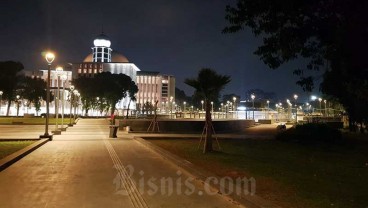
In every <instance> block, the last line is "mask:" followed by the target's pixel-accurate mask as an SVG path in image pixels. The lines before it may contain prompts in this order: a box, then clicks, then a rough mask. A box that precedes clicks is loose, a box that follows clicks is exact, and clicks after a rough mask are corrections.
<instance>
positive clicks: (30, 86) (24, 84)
mask: <svg viewBox="0 0 368 208" xmlns="http://www.w3.org/2000/svg"><path fill="white" fill-rule="evenodd" d="M19 88H20V91H21V96H22V97H23V98H24V99H27V100H28V102H27V107H30V106H31V105H32V104H33V106H34V107H35V109H36V113H38V112H39V111H40V110H41V100H42V99H43V100H46V82H45V81H44V80H43V79H41V78H37V77H34V78H32V77H22V79H21V81H20V86H19Z"/></svg>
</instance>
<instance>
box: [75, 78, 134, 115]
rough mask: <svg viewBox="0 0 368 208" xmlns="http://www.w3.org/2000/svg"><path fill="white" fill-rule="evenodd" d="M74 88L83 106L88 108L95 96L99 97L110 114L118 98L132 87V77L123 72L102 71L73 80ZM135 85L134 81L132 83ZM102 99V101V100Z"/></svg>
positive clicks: (121, 97) (122, 96) (124, 95)
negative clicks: (92, 75)
mask: <svg viewBox="0 0 368 208" xmlns="http://www.w3.org/2000/svg"><path fill="white" fill-rule="evenodd" d="M73 83H74V85H75V86H76V89H78V91H79V92H80V94H81V99H82V102H83V108H84V109H85V110H86V114H88V110H89V109H90V108H91V107H92V106H93V105H94V104H95V103H96V98H97V97H99V98H101V103H103V104H104V105H108V106H110V108H109V109H110V113H111V115H112V114H114V112H115V106H116V104H117V103H118V102H119V100H121V99H123V98H125V97H126V96H127V92H129V90H132V92H133V91H134V90H136V89H133V87H132V83H134V82H133V81H132V79H131V78H130V77H129V76H127V75H125V74H111V73H110V72H102V73H99V74H96V75H95V76H94V77H93V78H88V77H80V78H78V79H75V80H74V81H73ZM134 85H135V83H134ZM102 101H103V102H102Z"/></svg>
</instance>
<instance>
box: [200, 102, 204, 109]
mask: <svg viewBox="0 0 368 208" xmlns="http://www.w3.org/2000/svg"><path fill="white" fill-rule="evenodd" d="M201 103H202V111H203V110H204V109H203V103H204V101H203V100H201Z"/></svg>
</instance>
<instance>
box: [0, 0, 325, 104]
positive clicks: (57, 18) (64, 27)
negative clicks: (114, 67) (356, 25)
mask: <svg viewBox="0 0 368 208" xmlns="http://www.w3.org/2000/svg"><path fill="white" fill-rule="evenodd" d="M232 3H234V1H233V0H200V1H198V0H175V1H173V0H154V1H148V0H145V1H143V0H134V1H127V0H100V1H97V0H5V1H4V0H1V7H0V31H1V32H0V40H1V50H0V60H1V61H4V60H16V61H20V62H22V63H23V64H24V66H25V69H26V70H38V69H41V68H44V67H45V65H46V63H45V61H44V59H43V57H42V56H41V53H42V51H45V50H47V49H52V50H54V51H55V52H56V53H57V59H56V60H55V63H56V64H57V63H60V64H63V63H67V62H80V61H82V60H83V59H84V58H85V56H87V55H88V54H89V53H91V47H92V44H93V39H94V38H95V37H96V36H97V35H99V34H100V33H101V31H102V25H103V29H104V32H105V34H106V35H108V36H109V37H110V40H111V42H112V45H111V47H112V48H113V50H116V51H119V52H121V53H122V54H124V55H125V56H126V57H127V58H128V59H129V60H130V61H131V62H133V63H135V64H136V65H137V66H138V67H139V68H140V69H141V70H144V71H159V72H161V73H162V74H171V75H174V76H175V77H176V81H177V82H176V83H177V87H178V88H180V89H184V90H185V91H186V92H187V94H191V93H192V92H193V90H192V89H191V88H190V87H188V86H186V85H185V84H184V83H183V81H184V79H185V78H188V77H195V76H196V75H197V73H198V71H199V69H201V68H202V67H210V68H213V69H215V70H216V71H217V72H219V73H221V74H227V75H230V76H231V78H232V82H231V83H230V84H229V85H228V86H227V87H226V89H225V90H224V93H232V92H235V93H236V94H238V95H241V96H242V98H243V99H244V94H245V92H246V91H247V90H249V89H253V88H259V89H262V90H264V91H267V92H275V93H276V94H277V96H278V97H279V98H280V99H283V100H284V98H286V97H289V98H290V97H291V96H292V95H293V94H294V93H298V94H299V95H300V97H303V96H306V93H303V92H302V90H301V89H300V87H298V86H296V85H295V81H296V80H297V77H295V76H294V75H292V70H293V69H294V67H295V66H296V63H294V64H288V65H287V66H283V67H282V68H280V69H277V70H271V69H269V68H268V67H267V66H266V65H265V64H263V62H262V61H260V60H259V58H258V57H257V56H255V55H253V51H254V50H255V49H256V48H257V46H258V45H259V44H260V43H261V40H260V39H257V38H255V37H254V36H253V35H252V33H251V31H249V30H245V31H243V32H239V33H236V34H222V33H221V30H222V29H223V28H224V27H225V26H226V24H227V23H226V21H225V18H224V16H225V6H226V5H227V4H232ZM317 88H318V87H317ZM301 101H302V100H301Z"/></svg>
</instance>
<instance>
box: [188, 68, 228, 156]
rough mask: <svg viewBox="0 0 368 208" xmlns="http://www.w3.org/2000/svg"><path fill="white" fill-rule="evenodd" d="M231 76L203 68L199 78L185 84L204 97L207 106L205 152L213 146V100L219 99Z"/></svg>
mask: <svg viewBox="0 0 368 208" xmlns="http://www.w3.org/2000/svg"><path fill="white" fill-rule="evenodd" d="M230 80H231V79H230V77H229V76H226V75H220V74H217V72H216V71H214V70H212V69H209V68H203V69H201V70H200V71H199V73H198V77H197V78H192V79H186V80H185V81H184V82H185V84H187V85H189V86H191V87H193V88H194V89H195V94H197V95H199V96H201V97H202V98H203V99H204V102H205V106H206V120H205V128H206V135H205V140H204V148H203V153H207V152H211V151H212V150H213V148H212V134H213V132H212V129H213V125H212V117H211V101H217V100H218V98H219V95H220V92H221V90H222V89H224V87H225V86H226V85H227V84H228V83H229V82H230Z"/></svg>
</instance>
